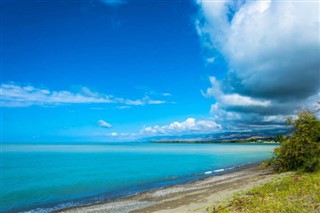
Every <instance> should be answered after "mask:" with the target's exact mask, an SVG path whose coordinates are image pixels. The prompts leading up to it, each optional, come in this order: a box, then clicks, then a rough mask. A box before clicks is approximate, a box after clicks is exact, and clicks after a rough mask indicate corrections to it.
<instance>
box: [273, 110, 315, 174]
mask: <svg viewBox="0 0 320 213" xmlns="http://www.w3.org/2000/svg"><path fill="white" fill-rule="evenodd" d="M287 123H288V125H291V127H292V129H293V131H294V132H293V134H292V135H291V137H289V138H287V139H285V138H280V141H282V143H281V146H280V147H278V148H276V149H275V152H274V158H273V159H272V160H271V161H270V164H271V165H272V166H273V167H274V169H275V170H276V171H278V172H282V171H290V170H303V171H306V172H313V171H316V170H319V169H320V120H319V119H318V118H317V116H316V114H315V112H311V111H309V110H304V111H301V112H300V113H299V114H298V116H297V118H296V119H288V121H287Z"/></svg>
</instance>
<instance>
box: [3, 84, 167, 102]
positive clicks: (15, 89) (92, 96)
mask: <svg viewBox="0 0 320 213" xmlns="http://www.w3.org/2000/svg"><path fill="white" fill-rule="evenodd" d="M0 94H1V99H0V103H1V106H2V107H28V106H33V105H38V106H48V105H62V104H93V103H95V104H97V103H100V104H122V105H127V107H130V106H142V105H155V104H166V103H170V102H167V101H165V100H154V99H151V98H150V97H149V96H145V97H143V98H141V99H136V100H130V99H124V98H116V97H114V96H111V95H106V94H102V93H97V92H93V91H91V90H90V89H89V88H87V87H82V88H80V90H79V91H78V92H70V91H66V90H60V91H51V90H48V89H43V88H36V87H34V86H30V85H28V86H23V85H20V84H17V83H12V82H10V83H6V84H5V83H3V84H1V86H0Z"/></svg>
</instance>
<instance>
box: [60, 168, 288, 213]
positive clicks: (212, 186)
mask: <svg viewBox="0 0 320 213" xmlns="http://www.w3.org/2000/svg"><path fill="white" fill-rule="evenodd" d="M278 176H282V175H281V174H273V173H272V171H271V170H269V169H261V168H259V166H258V165H252V166H249V167H246V168H242V169H240V170H238V171H233V172H230V173H226V174H222V175H217V176H211V177H208V178H204V179H202V180H197V181H195V182H192V183H187V184H180V185H174V186H170V187H166V188H163V189H159V190H152V191H147V192H143V193H140V194H137V195H132V196H129V197H126V198H122V199H117V200H113V201H108V202H104V203H97V204H93V205H88V206H83V207H75V208H70V209H65V210H62V211H59V212H66V213H75V212H92V213H93V212H94V213H102V212H107V213H111V212H112V213H127V212H133V213H140V212H159V213H180V212H181V213H187V212H206V207H208V206H210V205H214V204H215V203H217V202H219V201H222V200H225V199H226V198H228V197H231V196H232V195H233V194H234V193H236V192H240V191H242V190H247V189H249V188H252V187H253V186H257V185H261V184H263V183H266V182H268V181H270V180H271V179H273V178H274V177H278Z"/></svg>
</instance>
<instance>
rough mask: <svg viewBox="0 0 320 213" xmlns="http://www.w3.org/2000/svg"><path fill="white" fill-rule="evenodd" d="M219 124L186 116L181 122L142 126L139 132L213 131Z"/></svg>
mask: <svg viewBox="0 0 320 213" xmlns="http://www.w3.org/2000/svg"><path fill="white" fill-rule="evenodd" d="M221 128H222V127H221V125H220V124H217V123H216V122H214V121H213V120H200V121H196V119H194V118H188V119H187V120H185V121H183V122H177V121H175V122H172V123H171V124H169V125H164V126H159V125H156V126H153V127H144V128H143V129H142V130H141V131H140V132H141V134H147V135H174V134H188V133H194V132H199V133H205V132H213V131H216V130H219V129H221Z"/></svg>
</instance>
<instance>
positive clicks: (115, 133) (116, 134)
mask: <svg viewBox="0 0 320 213" xmlns="http://www.w3.org/2000/svg"><path fill="white" fill-rule="evenodd" d="M110 135H111V136H113V137H116V136H118V135H119V134H118V133H117V132H111V134H110Z"/></svg>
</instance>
